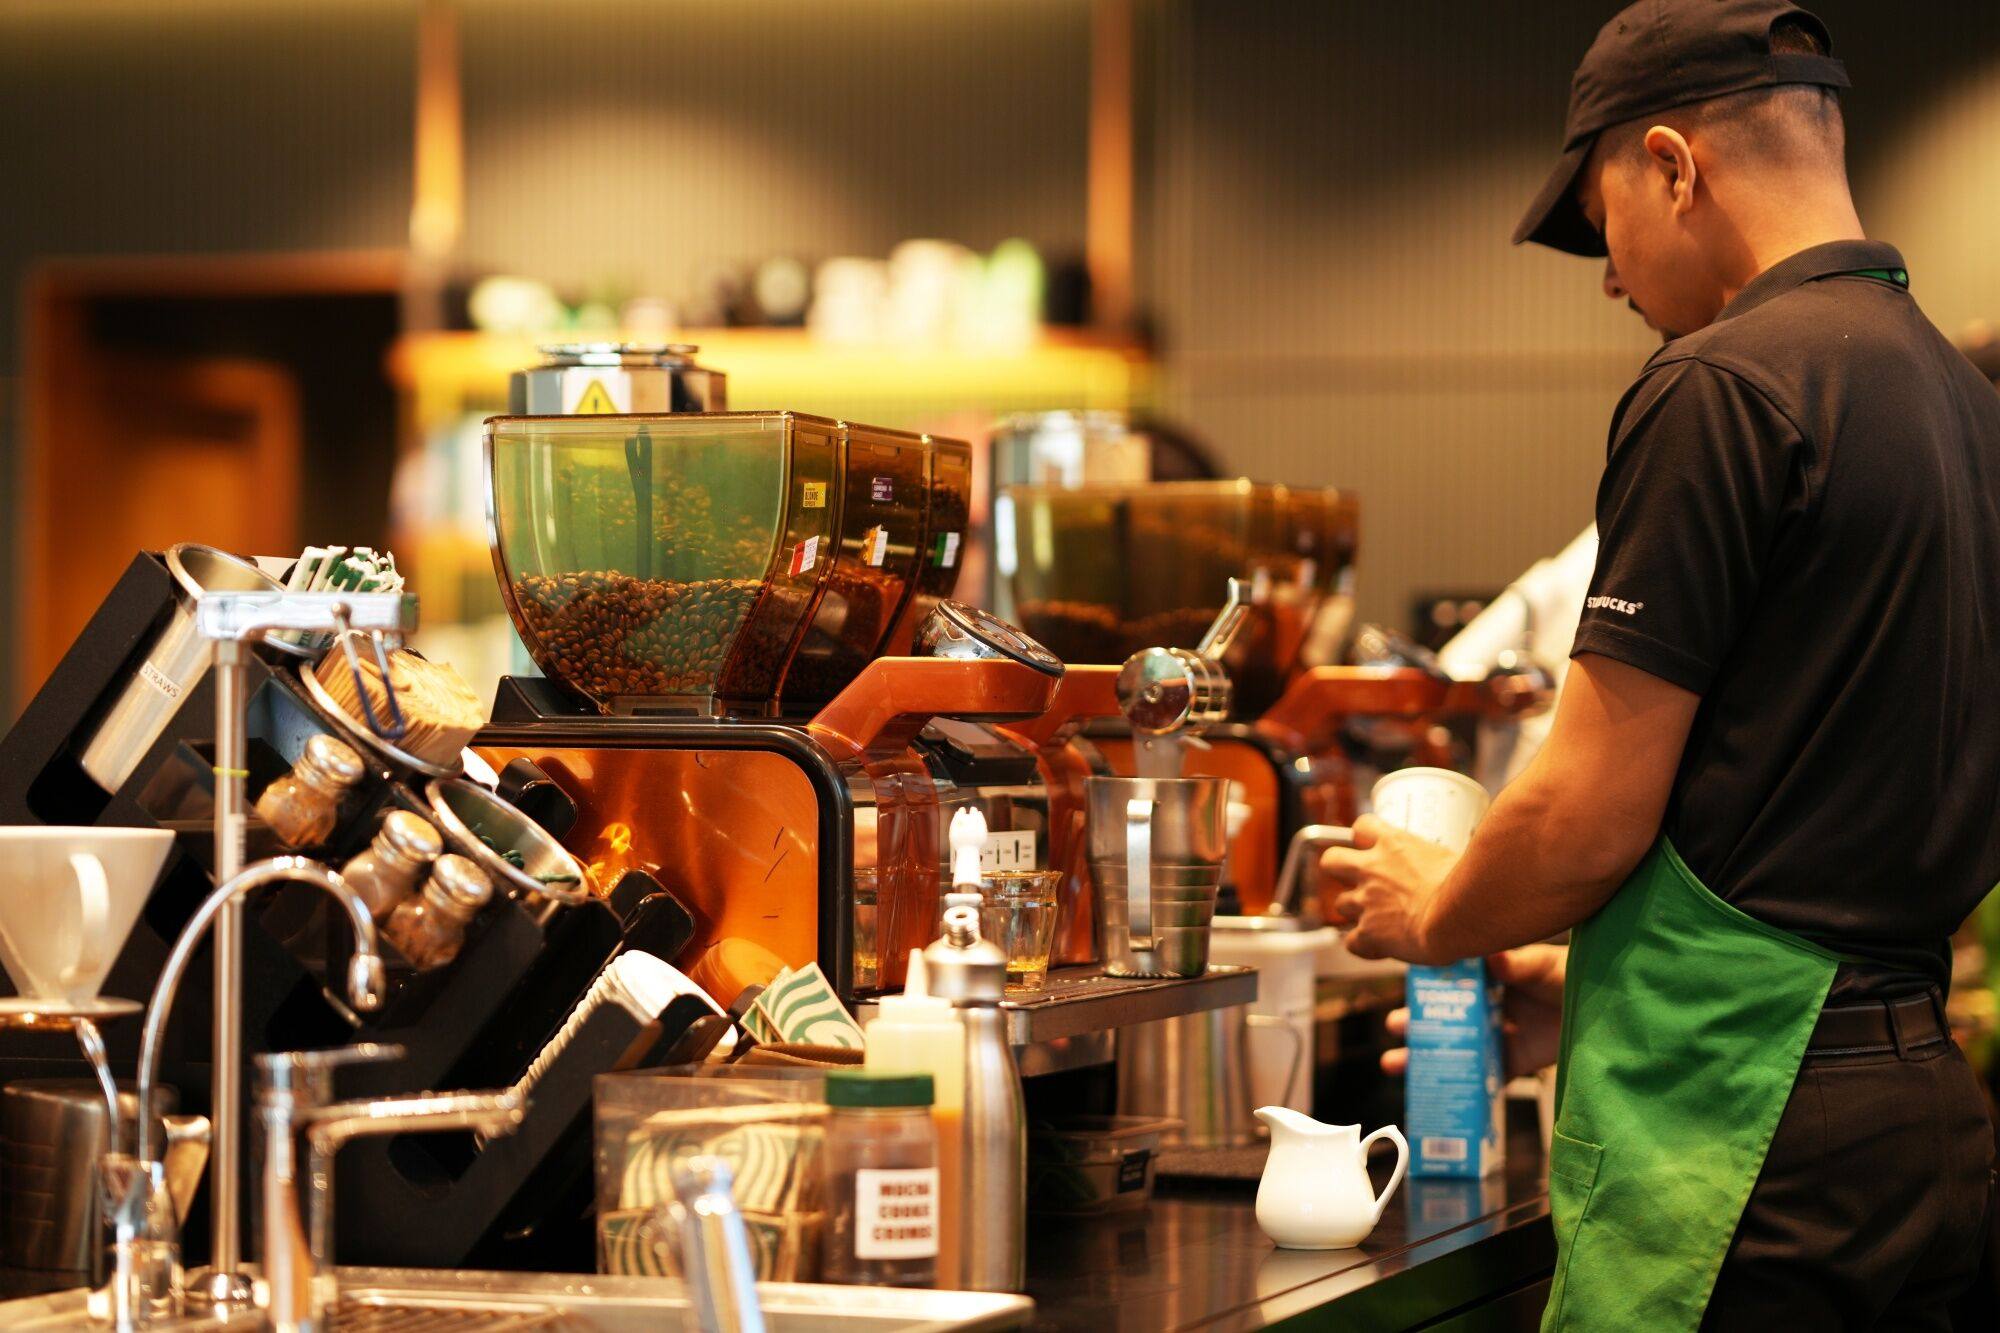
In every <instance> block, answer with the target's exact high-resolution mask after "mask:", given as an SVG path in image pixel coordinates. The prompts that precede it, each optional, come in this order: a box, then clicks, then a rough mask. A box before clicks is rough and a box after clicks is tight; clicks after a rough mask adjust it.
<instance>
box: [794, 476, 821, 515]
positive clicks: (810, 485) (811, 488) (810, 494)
mask: <svg viewBox="0 0 2000 1333" xmlns="http://www.w3.org/2000/svg"><path fill="white" fill-rule="evenodd" d="M799 503H800V504H801V505H803V506H804V507H805V508H807V509H824V508H826V483H825V482H823V481H809V482H807V483H806V487H805V497H804V498H803V499H802V500H800V501H799Z"/></svg>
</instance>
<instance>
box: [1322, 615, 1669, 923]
mask: <svg viewBox="0 0 2000 1333" xmlns="http://www.w3.org/2000/svg"><path fill="white" fill-rule="evenodd" d="M1700 702H1701V698H1700V696H1699V695H1697V694H1694V693H1693V692H1691V691H1689V690H1685V689H1682V688H1681V687H1680V686H1678V685H1670V684H1668V683H1667V682H1666V681H1663V680H1661V679H1660V678H1659V677H1657V676H1652V675H1649V674H1647V673H1646V672H1644V671H1641V670H1639V669H1638V668H1637V667H1631V666H1627V665H1625V664H1624V663H1622V662H1618V661H1615V660H1613V659H1611V658H1608V657H1605V656H1602V655H1601V654H1596V653H1584V654H1581V655H1580V656H1578V657H1577V659H1576V661H1575V662H1574V663H1572V664H1571V667H1570V671H1569V676H1568V679H1567V680H1566V681H1565V682H1564V684H1563V691H1562V698H1561V702H1560V703H1559V704H1558V706H1557V712H1556V719H1555V723H1554V725H1553V726H1552V727H1551V728H1550V732H1549V738H1548V740H1547V742H1546V743H1545V744H1544V745H1543V746H1542V750H1541V753H1540V754H1538V755H1536V756H1535V759H1534V761H1533V762H1532V763H1530V764H1529V765H1528V768H1527V769H1526V771H1524V772H1523V773H1522V774H1521V775H1520V776H1519V777H1518V778H1516V779H1515V780H1514V781H1513V782H1512V783H1510V784H1508V786H1507V788H1506V790H1505V791H1503V792H1501V794H1500V796H1499V797H1498V799H1496V800H1495V801H1494V803H1493V808H1492V810H1491V811H1489V812H1488V814H1487V816H1486V819H1485V821H1484V822H1483V823H1482V824H1481V825H1480V826H1479V830H1478V832H1477V833H1476V834H1475V835H1474V837H1473V839H1472V844H1471V846H1469V847H1468V848H1467V849H1466V851H1465V854H1464V855H1463V856H1462V857H1460V858H1459V859H1458V862H1457V864H1456V865H1454V866H1452V867H1451V868H1450V870H1449V871H1448V872H1443V871H1442V870H1441V867H1440V866H1439V862H1438V860H1437V858H1438V856H1439V855H1441V853H1440V852H1439V851H1438V849H1434V848H1430V846H1429V844H1426V843H1422V842H1421V841H1420V840H1418V839H1415V838H1411V837H1410V836H1409V835H1407V834H1404V833H1402V832H1400V831H1399V830H1396V829H1391V828H1388V827H1387V826H1385V825H1382V824H1380V823H1379V821H1371V820H1363V821H1362V822H1361V823H1360V824H1358V825H1357V826H1356V832H1357V834H1358V835H1359V836H1358V837H1357V842H1358V843H1361V844H1366V845H1365V846H1362V847H1361V848H1360V849H1359V850H1355V851H1346V850H1336V851H1331V852H1328V853H1327V854H1326V857H1325V862H1324V864H1325V865H1326V868H1327V870H1328V872H1329V873H1330V874H1331V876H1332V877H1333V878H1334V879H1336V880H1338V881H1340V882H1342V883H1345V884H1348V885H1350V886H1352V887H1351V888H1350V890H1349V892H1347V893H1345V894H1343V895H1341V898H1340V900H1339V902H1338V904H1337V907H1336V913H1335V915H1336V917H1337V918H1338V921H1337V923H1352V924H1353V929H1352V931H1351V932H1350V934H1349V936H1348V940H1347V945H1348V947H1349V948H1350V949H1352V950H1353V951H1354V952H1355V953H1357V954H1360V955H1362V956H1364V957H1374V956H1383V955H1388V956H1394V957H1400V958H1407V959H1409V961H1411V962H1421V963H1432V962H1449V961H1452V960H1455V959H1459V958H1474V957H1479V956H1481V955H1484V954H1490V953H1497V952H1499V951H1500V950H1502V949H1511V948H1516V947H1518V946H1520V945H1523V944H1529V943H1532V942H1533V941H1535V940H1541V939H1546V938H1548V937H1549V936H1551V935H1554V934H1557V933H1559V932H1561V931H1563V930H1567V929H1568V928H1569V927H1571V926H1573V925H1575V924H1576V923H1577V922H1579V921H1582V920H1584V919H1585V918H1587V917H1589V916H1590V915H1592V914H1593V913H1594V912H1596V911H1597V909H1598V908H1600V907H1602V906H1603V905H1604V903H1605V902H1606V901H1607V900H1608V899H1609V898H1610V897H1611V895H1612V894H1613V893H1614V892H1615V891H1616V890H1617V888H1618V886H1619V884H1620V883H1622V882H1623V881H1624V879H1625V877H1626V875H1628V874H1630V873H1631V870H1632V868H1633V867H1634V866H1636V865H1637V864H1638V863H1639V861H1640V859H1641V858H1642V857H1643V856H1645V854H1646V851H1647V849H1648V848H1649V847H1651V846H1652V843H1653V840H1654V838H1655V837H1656V836H1657V834H1658V832H1659V827H1660V819H1661V816H1662V815H1663V813H1664V812H1665V810H1666V804H1667V794H1668V792H1669V791H1670V790H1671V788H1672V786H1673V780H1674V774H1675V772H1676V770H1677V769H1678V768H1679V767H1680V759H1681V751H1682V749H1683V748H1684V747H1685V746H1686V744H1687V734H1688V728H1689V726H1690V725H1692V723H1693V721H1694V715H1695V709H1696V708H1697V706H1698V705H1699V704H1700ZM1440 880H1441V882H1440Z"/></svg>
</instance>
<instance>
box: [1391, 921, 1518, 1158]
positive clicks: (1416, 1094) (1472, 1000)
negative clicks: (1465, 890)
mask: <svg viewBox="0 0 2000 1333" xmlns="http://www.w3.org/2000/svg"><path fill="white" fill-rule="evenodd" d="M1405 988H1406V994H1407V1002H1408V1004H1409V1007H1410V1038H1409V1050H1410V1070H1409V1076H1408V1078H1407V1080H1406V1082H1405V1084H1404V1099H1405V1102H1404V1110H1403V1133H1404V1134H1405V1135H1406V1136H1407V1137H1408V1138H1409V1140H1410V1150H1411V1156H1412V1158H1413V1160H1412V1161H1411V1163H1410V1174H1411V1175H1416V1176H1454V1177H1469V1178H1477V1177H1480V1176H1485V1175H1490V1174H1491V1173H1493V1172H1495V1171H1498V1170H1499V1169H1500V1168H1501V1167H1502V1166H1503V1165H1504V1164H1505V1162H1506V1151H1507V1149H1506V1144H1507V1138H1506V1133H1505V1126H1506V1092H1505V1089H1506V1084H1507V1074H1506V1069H1505V1067H1504V1065H1503V1060H1504V1052H1503V1048H1502V1040H1501V1030H1500V1017H1501V1014H1500V985H1499V983H1498V982H1496V981H1494V980H1493V979H1492V977H1491V976H1489V975H1488V974H1487V970H1486V962H1485V960H1484V959H1480V958H1474V959H1471V960H1469V961H1467V962H1463V963H1453V964H1452V965H1451V966H1450V967H1413V968H1411V969H1410V972H1409V978H1408V980H1407V981H1406V982H1405Z"/></svg>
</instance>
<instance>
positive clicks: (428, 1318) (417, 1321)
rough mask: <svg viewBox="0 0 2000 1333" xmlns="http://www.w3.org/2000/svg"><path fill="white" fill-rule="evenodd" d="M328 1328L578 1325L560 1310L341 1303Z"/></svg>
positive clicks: (439, 1331)
mask: <svg viewBox="0 0 2000 1333" xmlns="http://www.w3.org/2000/svg"><path fill="white" fill-rule="evenodd" d="M328 1327H329V1328H330V1329H331V1330H332V1333H529V1330H537V1331H540V1330H549V1331H550V1333H554V1331H555V1330H562V1329H573V1328H576V1327H578V1325H577V1324H576V1323H575V1321H573V1320H571V1319H570V1318H569V1317H568V1316H567V1315H566V1314H564V1313H563V1312H562V1311H560V1310H555V1309H536V1308H534V1307H528V1308H525V1309H524V1308H522V1307H521V1306H518V1305H487V1306H481V1305H477V1304H460V1303H456V1302H454V1303H452V1304H449V1305H442V1304H440V1305H430V1304H426V1305H410V1304H405V1303H403V1302H399V1301H387V1300H384V1301H379V1302H378V1301H367V1300H361V1301H356V1300H343V1301H341V1302H340V1303H339V1304H338V1305H336V1306H334V1307H333V1317H332V1318H331V1319H330V1320H328Z"/></svg>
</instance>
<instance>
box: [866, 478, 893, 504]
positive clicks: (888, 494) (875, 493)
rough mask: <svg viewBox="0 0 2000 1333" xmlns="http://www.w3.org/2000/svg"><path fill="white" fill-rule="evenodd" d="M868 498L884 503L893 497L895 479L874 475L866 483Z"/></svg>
mask: <svg viewBox="0 0 2000 1333" xmlns="http://www.w3.org/2000/svg"><path fill="white" fill-rule="evenodd" d="M868 498H869V499H871V500H875V501H878V502H880V503H884V504H886V503H888V502H889V501H891V500H893V499H895V498H896V479H895V478H894V477H875V478H872V479H870V481H869V483H868Z"/></svg>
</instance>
